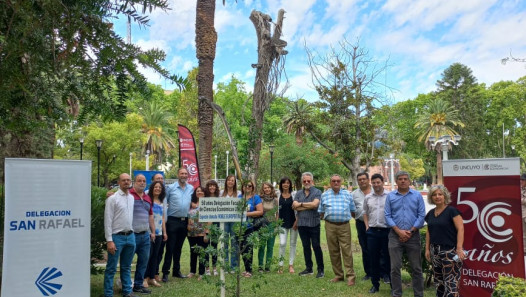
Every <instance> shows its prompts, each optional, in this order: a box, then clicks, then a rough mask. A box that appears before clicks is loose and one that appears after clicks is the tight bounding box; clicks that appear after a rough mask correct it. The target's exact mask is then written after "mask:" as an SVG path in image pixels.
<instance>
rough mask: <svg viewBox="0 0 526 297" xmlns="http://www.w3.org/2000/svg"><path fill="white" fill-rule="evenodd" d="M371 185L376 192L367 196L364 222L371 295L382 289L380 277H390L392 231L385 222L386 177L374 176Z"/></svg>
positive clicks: (364, 205)
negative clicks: (390, 236)
mask: <svg viewBox="0 0 526 297" xmlns="http://www.w3.org/2000/svg"><path fill="white" fill-rule="evenodd" d="M371 183H372V186H373V189H374V191H373V192H372V193H369V194H367V196H365V200H364V204H363V211H364V213H363V220H364V223H365V229H366V230H367V231H366V234H367V248H368V250H369V256H370V258H369V259H370V265H371V268H370V269H371V282H372V284H373V286H372V288H371V289H370V290H369V293H376V292H378V290H379V289H380V276H381V275H384V276H385V275H389V273H390V270H391V267H390V261H391V260H390V258H389V247H388V243H389V232H390V231H391V229H390V228H389V226H387V223H386V221H385V212H384V210H385V199H386V198H387V193H386V192H385V191H384V177H383V176H382V175H381V174H378V173H377V174H373V176H372V177H371ZM381 263H385V265H381ZM384 282H385V283H389V284H390V283H391V281H390V278H387V279H384Z"/></svg>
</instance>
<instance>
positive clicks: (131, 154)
mask: <svg viewBox="0 0 526 297" xmlns="http://www.w3.org/2000/svg"><path fill="white" fill-rule="evenodd" d="M132 156H133V153H130V177H131V176H132V172H131V171H132Z"/></svg>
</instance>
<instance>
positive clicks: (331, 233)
mask: <svg viewBox="0 0 526 297" xmlns="http://www.w3.org/2000/svg"><path fill="white" fill-rule="evenodd" d="M325 235H326V237H327V246H328V248H329V255H330V257H331V265H332V271H333V272H334V276H335V277H338V278H341V279H343V269H342V257H343V266H344V267H345V274H346V276H347V279H348V280H355V279H356V274H355V273H354V269H353V260H352V250H351V227H350V225H349V222H346V223H343V224H342V223H331V222H329V221H325Z"/></svg>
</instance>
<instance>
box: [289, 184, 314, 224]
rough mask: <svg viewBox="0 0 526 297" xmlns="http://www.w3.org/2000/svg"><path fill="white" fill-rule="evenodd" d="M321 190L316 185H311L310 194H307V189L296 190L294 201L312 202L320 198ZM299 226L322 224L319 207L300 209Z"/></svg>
mask: <svg viewBox="0 0 526 297" xmlns="http://www.w3.org/2000/svg"><path fill="white" fill-rule="evenodd" d="M320 198H321V191H320V190H318V189H317V188H315V187H311V188H310V191H309V195H308V196H305V190H304V189H301V190H299V191H298V192H296V195H295V196H294V201H298V202H299V203H302V202H303V203H306V202H312V201H314V200H316V199H318V200H320ZM297 217H298V227H316V226H318V225H319V224H320V215H319V214H318V210H317V209H308V210H302V211H298V216H297Z"/></svg>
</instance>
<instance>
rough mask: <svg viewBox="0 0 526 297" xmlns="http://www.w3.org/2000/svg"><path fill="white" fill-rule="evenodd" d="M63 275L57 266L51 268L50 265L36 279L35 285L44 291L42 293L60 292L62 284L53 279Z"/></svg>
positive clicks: (46, 294) (53, 293)
mask: <svg viewBox="0 0 526 297" xmlns="http://www.w3.org/2000/svg"><path fill="white" fill-rule="evenodd" d="M61 276H62V272H61V271H60V270H58V269H57V268H55V267H53V268H51V269H50V268H49V267H46V268H44V270H42V272H41V273H40V275H39V276H38V278H37V280H36V281H35V285H36V286H37V288H38V289H39V290H40V292H42V295H44V296H50V295H55V294H57V293H58V290H60V289H61V288H62V285H60V284H55V283H52V282H51V281H52V280H54V279H55V278H57V277H61Z"/></svg>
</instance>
